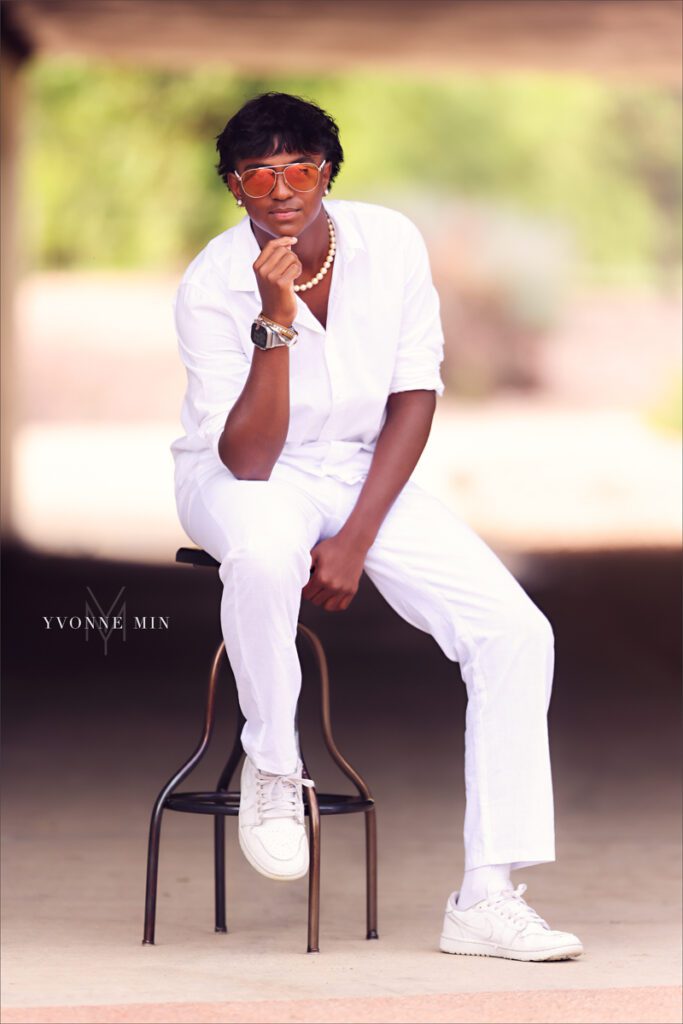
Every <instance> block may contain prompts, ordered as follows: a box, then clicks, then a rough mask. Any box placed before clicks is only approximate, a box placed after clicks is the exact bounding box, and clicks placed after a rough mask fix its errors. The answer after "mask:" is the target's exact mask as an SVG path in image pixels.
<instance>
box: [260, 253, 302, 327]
mask: <svg viewBox="0 0 683 1024" xmlns="http://www.w3.org/2000/svg"><path fill="white" fill-rule="evenodd" d="M296 241H297V239H296V238H294V237H291V236H288V237H286V238H285V237H282V238H271V240H270V241H269V242H266V244H265V245H264V247H263V249H262V250H261V252H260V253H259V255H258V256H257V257H256V260H255V262H254V264H253V267H254V273H255V274H256V283H257V284H258V290H259V292H260V294H261V304H262V308H263V312H264V313H265V315H266V316H267V317H269V318H270V319H271V320H274V321H275V323H276V324H282V325H283V327H290V326H291V324H292V323H293V322H294V318H295V317H296V311H297V304H296V292H295V291H294V282H295V281H296V279H297V277H298V276H299V274H300V273H301V270H302V267H301V261H300V259H299V257H298V256H297V255H296V253H293V252H292V246H293V245H294V243H295V242H296Z"/></svg>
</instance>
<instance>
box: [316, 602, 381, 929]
mask: <svg viewBox="0 0 683 1024" xmlns="http://www.w3.org/2000/svg"><path fill="white" fill-rule="evenodd" d="M298 631H299V634H301V635H302V636H305V637H306V639H307V640H308V642H309V643H310V645H311V647H312V649H313V654H314V657H315V660H316V663H317V666H318V675H319V677H320V698H321V705H320V711H321V722H322V730H323V738H324V740H325V746H326V747H327V749H328V751H329V753H330V755H331V757H332V759H333V761H335V762H336V764H337V765H338V767H339V768H340V769H341V771H342V772H343V773H344V775H346V777H347V778H348V779H350V780H351V782H353V784H354V786H355V787H356V789H357V790H358V794H359V796H361V797H363V799H365V800H372V794H371V792H370V787H369V786H368V784H367V782H366V781H365V779H364V778H363V776H362V775H360V773H359V772H357V771H356V769H355V768H353V767H352V766H351V765H350V764H349V762H348V761H347V760H346V758H345V757H344V755H343V754H342V753H341V751H340V750H339V748H338V746H337V744H336V743H335V741H334V736H333V734H332V714H331V710H330V673H329V669H328V666H327V658H326V656H325V650H324V648H323V645H322V643H321V642H320V639H319V638H318V637H317V636H316V635H315V633H314V632H313V630H312V629H309V628H308V626H304V625H303V623H301V622H300V623H299V624H298ZM365 858H366V861H365V863H366V885H367V938H368V939H376V938H378V937H379V936H378V934H377V818H376V816H375V808H374V806H373V807H371V808H370V810H369V811H366V812H365Z"/></svg>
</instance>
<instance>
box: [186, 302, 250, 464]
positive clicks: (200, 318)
mask: <svg viewBox="0 0 683 1024" xmlns="http://www.w3.org/2000/svg"><path fill="white" fill-rule="evenodd" d="M174 318H175V326H176V334H177V338H178V350H179V352H180V358H181V359H182V361H183V364H184V365H185V370H186V372H187V390H186V395H185V402H186V410H187V414H188V415H189V417H190V419H191V422H192V426H193V428H194V432H195V433H196V434H198V435H199V437H200V438H201V439H202V440H203V441H204V443H205V445H206V447H208V448H210V449H211V450H212V451H213V453H214V455H215V457H216V459H217V460H218V461H219V462H220V463H221V465H222V464H223V463H222V460H221V458H220V456H219V454H218V442H219V441H220V437H221V434H222V433H223V427H224V426H225V420H226V418H227V415H228V413H229V412H230V410H231V408H232V407H233V405H234V404H235V402H236V401H237V399H238V398H239V396H240V394H241V393H242V389H243V388H244V385H245V383H246V380H247V377H248V375H249V370H250V368H251V361H250V360H249V358H248V357H247V355H246V353H245V351H244V349H243V347H242V344H241V341H240V338H239V334H238V331H237V326H236V323H235V320H234V318H233V317H232V316H231V315H230V313H229V311H228V310H227V309H226V308H225V303H224V301H221V299H220V298H219V297H217V296H214V295H212V293H211V292H209V291H206V290H204V289H203V288H202V287H201V286H199V285H195V284H192V283H189V282H186V283H185V282H184V283H182V284H181V285H180V286H179V288H178V291H177V292H176V297H175V301H174Z"/></svg>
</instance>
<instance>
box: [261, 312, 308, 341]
mask: <svg viewBox="0 0 683 1024" xmlns="http://www.w3.org/2000/svg"><path fill="white" fill-rule="evenodd" d="M256 319H257V320H258V321H259V323H262V324H264V325H265V326H266V327H272V329H273V330H274V331H277V333H278V334H281V335H282V337H283V338H287V339H288V340H289V341H293V340H294V338H296V337H298V331H295V330H294V328H293V327H285V326H284V325H283V324H278V323H276V321H275V320H271V319H270V317H267V316H266V315H265V313H259V314H258V316H257V317H256Z"/></svg>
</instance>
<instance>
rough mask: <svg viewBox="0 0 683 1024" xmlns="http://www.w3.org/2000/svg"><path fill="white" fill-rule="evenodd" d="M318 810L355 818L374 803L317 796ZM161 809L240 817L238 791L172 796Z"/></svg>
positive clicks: (338, 795) (340, 796)
mask: <svg viewBox="0 0 683 1024" xmlns="http://www.w3.org/2000/svg"><path fill="white" fill-rule="evenodd" d="M316 796H317V798H318V807H319V809H320V813H321V814H354V813H356V812H357V811H369V810H371V808H373V807H374V805H375V801H374V800H372V799H370V798H368V799H365V798H364V797H361V796H351V795H349V794H346V793H318V792H316ZM164 806H165V807H166V808H168V810H169V811H185V812H189V813H192V814H230V815H236V814H239V809H240V792H239V790H215V791H211V790H210V791H206V792H200V791H196V792H184V793H171V794H170V796H168V797H166V801H165V803H164ZM304 812H305V813H306V814H308V801H307V800H304Z"/></svg>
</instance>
